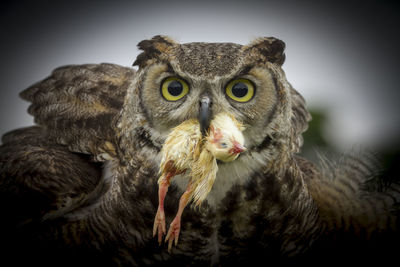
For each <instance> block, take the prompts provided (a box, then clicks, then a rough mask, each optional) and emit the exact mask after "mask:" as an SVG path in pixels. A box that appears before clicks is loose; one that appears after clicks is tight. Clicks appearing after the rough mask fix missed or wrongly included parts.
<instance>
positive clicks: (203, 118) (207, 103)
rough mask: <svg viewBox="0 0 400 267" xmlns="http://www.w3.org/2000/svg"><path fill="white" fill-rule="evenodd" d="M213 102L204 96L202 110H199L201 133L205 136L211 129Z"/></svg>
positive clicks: (201, 102) (201, 103)
mask: <svg viewBox="0 0 400 267" xmlns="http://www.w3.org/2000/svg"><path fill="white" fill-rule="evenodd" d="M210 107H211V100H210V98H209V97H208V96H203V97H202V98H201V99H200V110H199V117H198V120H199V123H200V131H201V134H202V135H203V136H205V135H206V134H207V131H208V128H209V127H210V119H211V110H210Z"/></svg>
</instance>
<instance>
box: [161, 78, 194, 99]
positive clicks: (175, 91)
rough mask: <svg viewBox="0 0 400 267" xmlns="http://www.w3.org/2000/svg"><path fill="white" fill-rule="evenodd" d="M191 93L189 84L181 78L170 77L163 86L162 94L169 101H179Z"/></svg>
mask: <svg viewBox="0 0 400 267" xmlns="http://www.w3.org/2000/svg"><path fill="white" fill-rule="evenodd" d="M187 93H189V86H188V84H187V83H186V82H185V81H184V80H182V79H179V78H176V77H169V78H167V79H165V80H164V81H163V83H162V85H161V94H162V96H163V97H164V98H165V99H166V100H168V101H177V100H179V99H181V98H182V97H184V96H185V95H186V94H187Z"/></svg>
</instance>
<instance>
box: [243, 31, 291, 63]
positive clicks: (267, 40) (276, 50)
mask: <svg viewBox="0 0 400 267" xmlns="http://www.w3.org/2000/svg"><path fill="white" fill-rule="evenodd" d="M243 49H244V50H245V51H248V52H249V53H254V52H256V53H258V54H260V55H262V56H263V57H264V58H265V60H266V61H269V62H271V63H276V64H278V65H282V64H283V63H284V62H285V54H284V51H285V43H284V42H283V41H282V40H279V39H277V38H274V37H262V38H257V39H256V40H254V41H253V42H251V43H250V44H248V45H246V46H244V47H243Z"/></svg>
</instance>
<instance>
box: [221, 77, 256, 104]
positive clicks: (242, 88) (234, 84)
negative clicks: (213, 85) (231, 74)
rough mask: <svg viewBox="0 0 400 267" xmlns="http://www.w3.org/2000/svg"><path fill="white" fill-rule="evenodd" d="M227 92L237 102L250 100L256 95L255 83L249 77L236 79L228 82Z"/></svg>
mask: <svg viewBox="0 0 400 267" xmlns="http://www.w3.org/2000/svg"><path fill="white" fill-rule="evenodd" d="M226 94H227V95H228V96H229V97H230V98H232V99H233V100H235V101H237V102H242V103H244V102H248V101H250V100H251V99H252V98H253V96H254V85H253V83H252V82H250V81H249V80H247V79H236V80H233V81H231V82H230V83H228V85H227V86H226Z"/></svg>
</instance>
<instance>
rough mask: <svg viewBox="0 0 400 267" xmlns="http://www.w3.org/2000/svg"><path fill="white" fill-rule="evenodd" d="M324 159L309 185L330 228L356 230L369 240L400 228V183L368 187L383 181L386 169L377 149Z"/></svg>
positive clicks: (333, 229)
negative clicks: (399, 213)
mask: <svg viewBox="0 0 400 267" xmlns="http://www.w3.org/2000/svg"><path fill="white" fill-rule="evenodd" d="M320 162H321V175H320V176H319V178H318V179H312V180H310V181H309V187H310V192H311V194H312V196H313V198H314V200H315V202H316V203H317V205H318V207H319V210H320V214H321V219H322V221H323V222H324V225H325V227H326V230H327V231H329V232H332V231H333V232H334V231H337V232H339V231H342V232H352V233H354V234H355V235H356V236H360V237H361V238H363V239H365V240H368V239H369V238H370V237H371V236H373V235H377V234H379V233H380V232H385V231H394V230H396V223H397V219H396V214H395V210H394V207H395V205H396V204H397V203H399V200H400V190H399V189H400V187H399V185H397V184H392V185H391V186H390V187H387V188H385V189H384V190H383V191H377V190H376V189H377V187H376V186H375V187H374V188H373V191H371V190H369V189H368V184H373V185H377V184H378V183H379V181H378V179H379V175H380V170H381V169H382V167H381V165H380V161H379V159H378V157H377V155H376V154H375V153H374V152H372V151H368V150H365V149H361V148H353V150H352V151H350V152H348V153H346V154H343V155H342V156H340V157H339V159H338V160H336V161H335V160H332V159H330V160H328V159H327V158H326V157H324V156H320ZM339 229H340V230H339Z"/></svg>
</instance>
